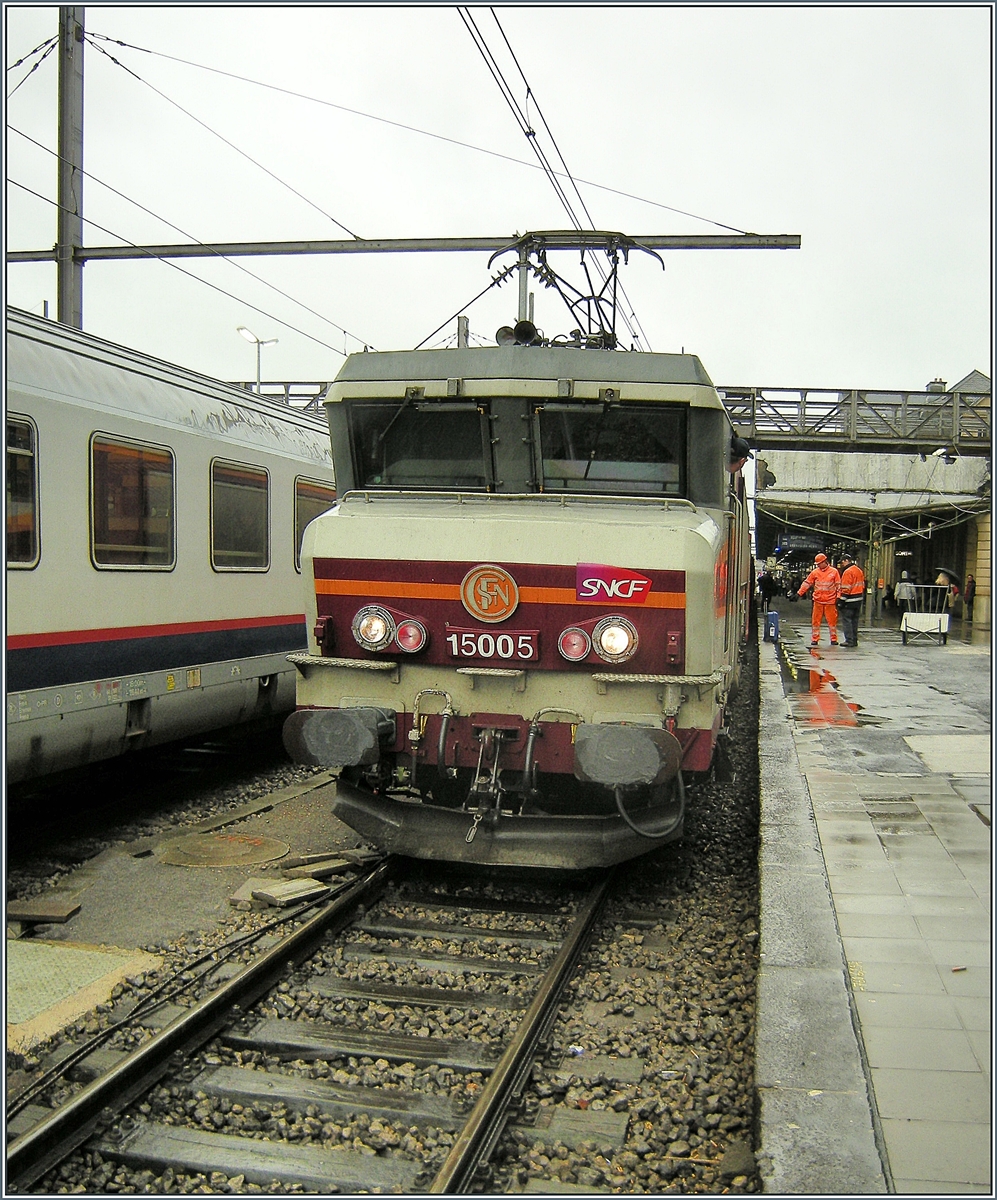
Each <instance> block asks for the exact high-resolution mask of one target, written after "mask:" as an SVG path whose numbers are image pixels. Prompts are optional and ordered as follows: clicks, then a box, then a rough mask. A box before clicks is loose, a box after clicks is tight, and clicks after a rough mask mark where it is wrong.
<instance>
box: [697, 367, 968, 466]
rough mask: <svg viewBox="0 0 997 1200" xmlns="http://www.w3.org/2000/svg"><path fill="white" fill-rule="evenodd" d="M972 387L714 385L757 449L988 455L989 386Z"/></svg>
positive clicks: (739, 431)
mask: <svg viewBox="0 0 997 1200" xmlns="http://www.w3.org/2000/svg"><path fill="white" fill-rule="evenodd" d="M973 375H974V376H975V377H976V378H975V379H973V381H972V384H971V386H975V388H976V389H977V390H973V391H969V390H958V389H954V390H945V388H944V384H942V385H941V387H939V388H938V389H937V390H936V388H935V386H934V385H929V386H928V388H927V389H926V390H925V391H921V392H908V391H872V390H862V389H840V390H834V389H830V388H768V387H720V386H718V388H717V391H718V392H719V393H720V395H721V397H722V398H723V401H724V404H725V406H726V408H727V412H728V413H729V415H730V419H731V422H732V423H733V425H734V427H735V428H736V429H737V431H738V433H739V434H740V435H741V436H742V437H744V438H747V439H748V441H749V442H750V443H751V445H752V446H753V447H756V448H758V449H760V450H768V449H772V450H828V451H862V452H865V453H871V454H934V453H935V452H936V451H938V450H942V451H945V450H948V451H950V452H953V454H958V455H979V456H982V457H988V456H989V454H990V445H991V441H990V409H991V405H990V387H989V381H986V390H982V385H983V383H984V377H983V376H981V375H979V373H978V372H974V373H973Z"/></svg>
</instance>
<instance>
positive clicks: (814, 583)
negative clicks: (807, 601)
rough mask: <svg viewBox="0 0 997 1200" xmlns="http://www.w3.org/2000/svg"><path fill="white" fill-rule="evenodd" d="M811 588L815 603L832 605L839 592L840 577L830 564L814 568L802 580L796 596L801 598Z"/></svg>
mask: <svg viewBox="0 0 997 1200" xmlns="http://www.w3.org/2000/svg"><path fill="white" fill-rule="evenodd" d="M811 587H812V588H813V590H814V601H815V603H817V604H833V603H834V602H835V600H837V598H838V593H839V592H840V591H841V576H840V575H839V574H838V572H837V571H836V570H835V569H834V567H832V566H831V565H830V564H828V565H827V566H826V567H815V568H814V569H813V570H812V571H811V572H810V574H809V575H808V576H807V577H806V579H804V581H803V586H802V587H801V588H800V590H799V593H798V594H799V595H800V596H802V595H803V594H804V593H805V592H806V591H808V590H809V589H810V588H811Z"/></svg>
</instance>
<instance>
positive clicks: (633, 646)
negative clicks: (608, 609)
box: [592, 617, 637, 663]
mask: <svg viewBox="0 0 997 1200" xmlns="http://www.w3.org/2000/svg"><path fill="white" fill-rule="evenodd" d="M592 645H593V647H594V648H595V652H596V654H598V655H599V657H600V658H602V659H605V660H606V662H611V663H617V662H626V660H627V659H628V658H632V657H633V656H634V654H635V653H636V650H637V630H636V629H634V627H633V626H632V625H631V624H630V622H629V621H628V620H627V619H626V618H625V617H603V619H602V620H601V621H600V622H599V624H598V625H596V627H595V629H594V630H593V631H592Z"/></svg>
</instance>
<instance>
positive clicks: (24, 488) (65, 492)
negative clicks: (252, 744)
mask: <svg viewBox="0 0 997 1200" xmlns="http://www.w3.org/2000/svg"><path fill="white" fill-rule="evenodd" d="M6 423H7V460H6V462H7V473H6V494H7V608H6V612H7V655H6V691H7V724H6V750H7V778H8V781H10V782H13V783H16V782H18V781H21V780H26V779H30V778H33V777H36V776H40V775H44V774H47V773H49V772H53V771H59V770H63V769H66V768H70V767H77V766H81V765H84V764H87V763H92V762H96V761H98V760H101V759H107V758H111V757H113V756H115V755H118V754H123V753H125V752H128V751H133V750H136V749H138V748H140V747H145V746H152V745H156V744H159V743H162V742H167V741H172V740H175V739H177V738H182V737H186V736H189V735H192V734H196V733H200V732H204V731H207V730H211V729H217V728H221V727H223V726H227V725H232V724H236V723H239V722H244V721H248V720H251V719H253V718H256V717H261V716H265V715H267V714H270V713H280V712H282V711H288V710H290V709H291V708H292V707H293V703H294V683H293V674H294V670H293V668H292V667H291V666H290V665H289V664H288V662H287V654H288V652H290V651H294V650H300V649H302V648H304V647H305V646H306V644H307V633H306V628H305V617H304V613H303V610H302V599H301V591H302V586H301V563H300V558H299V553H300V545H301V536H302V533H303V531H304V528H305V526H306V525H307V524H308V522H309V521H310V520H311V519H312V518H313V517H315V516H316V515H317V514H318V513H320V512H322V511H324V510H325V509H327V508H329V506H330V505H331V503H332V502H333V500H334V499H335V483H334V475H333V470H332V462H331V457H330V454H329V439H328V432H327V430H326V429H325V427H324V425H323V424H322V423H321V422H319V421H316V420H315V419H314V418H312V417H311V416H308V415H305V414H303V413H301V412H299V411H297V410H294V409H291V408H288V407H286V406H284V405H280V404H276V403H273V402H269V401H267V400H264V399H260V398H258V397H256V396H255V395H253V394H251V393H249V392H246V391H244V390H242V389H240V388H237V387H234V386H231V385H228V384H223V383H218V382H216V381H214V380H211V379H207V378H205V377H203V376H200V375H197V374H195V373H194V372H192V371H186V370H184V369H182V368H180V367H175V366H171V365H169V364H168V363H164V362H160V361H158V360H156V359H154V358H150V357H148V356H147V355H144V354H139V353H137V352H135V351H132V350H128V349H125V348H123V347H121V346H116V345H113V344H111V343H110V342H105V341H101V340H100V339H98V338H95V337H91V336H90V335H88V334H85V333H81V332H79V331H78V330H74V329H71V328H69V327H67V326H65V325H61V324H58V323H56V322H54V321H48V320H42V319H41V318H38V317H36V316H33V315H32V314H30V313H26V312H21V311H19V310H16V309H9V310H8V313H7V396H6Z"/></svg>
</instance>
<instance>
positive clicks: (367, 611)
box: [353, 604, 395, 650]
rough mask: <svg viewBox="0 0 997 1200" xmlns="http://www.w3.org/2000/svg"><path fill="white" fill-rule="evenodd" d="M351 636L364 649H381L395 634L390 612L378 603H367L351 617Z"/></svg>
mask: <svg viewBox="0 0 997 1200" xmlns="http://www.w3.org/2000/svg"><path fill="white" fill-rule="evenodd" d="M353 636H354V637H355V638H356V640H357V645H359V646H362V647H363V648H364V649H365V650H383V649H384V647H385V646H386V645H387V644H388V643H389V642H390V641H391V639H392V638H393V637H394V636H395V623H394V621H393V620H392V619H391V613H389V612H388V611H387V610H386V609H383V608H381V606H380V605H378V604H368V605H367V606H366V607H365V608H361V609H360V611H359V612H358V613H357V615H356V616H355V617H354V618H353Z"/></svg>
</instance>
